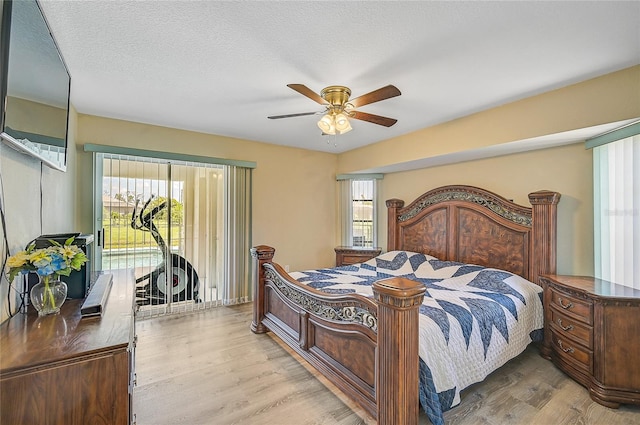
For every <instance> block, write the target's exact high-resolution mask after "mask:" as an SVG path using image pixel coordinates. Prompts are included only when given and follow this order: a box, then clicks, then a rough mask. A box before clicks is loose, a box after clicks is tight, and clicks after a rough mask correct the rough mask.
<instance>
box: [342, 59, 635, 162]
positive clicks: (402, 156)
mask: <svg viewBox="0 0 640 425" xmlns="http://www.w3.org/2000/svg"><path fill="white" fill-rule="evenodd" d="M424 113H425V114H428V113H429V112H428V111H425V112H424ZM637 117H640V65H639V66H635V67H632V68H627V69H625V70H622V71H618V72H614V73H611V74H608V75H605V76H602V77H598V78H594V79H591V80H587V81H584V82H582V83H578V84H574V85H570V86H567V87H564V88H561V89H557V90H553V91H550V92H547V93H544V94H541V95H538V96H533V97H530V98H527V99H523V100H520V101H517V102H512V103H509V104H505V105H502V106H499V107H497V108H492V109H489V110H486V111H483V112H479V113H477V114H473V115H469V116H467V117H463V118H460V119H456V120H453V121H449V122H446V123H443V124H440V125H436V126H433V127H428V128H425V129H422V130H418V131H415V132H413V133H409V134H406V135H404V136H401V137H397V138H394V139H389V140H386V141H383V142H380V143H377V144H374V145H370V146H365V147H362V148H360V149H354V150H352V151H349V152H346V153H344V154H342V155H340V159H339V163H338V172H339V173H353V172H357V171H359V170H367V169H370V168H374V167H380V166H385V165H391V164H397V163H402V162H407V161H413V160H417V159H422V158H430V157H434V156H438V155H446V154H450V153H455V152H461V151H465V150H469V149H480V148H483V147H489V146H495V145H500V144H503V143H509V142H513V141H517V140H523V139H529V138H533V137H539V136H545V135H550V134H555V133H561V132H565V131H571V130H576V129H581V128H586V127H591V126H596V125H601V124H607V123H611V122H616V121H621V120H627V119H632V118H637Z"/></svg>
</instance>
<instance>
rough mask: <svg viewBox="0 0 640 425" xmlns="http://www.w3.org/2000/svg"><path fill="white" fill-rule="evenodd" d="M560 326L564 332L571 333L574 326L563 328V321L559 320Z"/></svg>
mask: <svg viewBox="0 0 640 425" xmlns="http://www.w3.org/2000/svg"><path fill="white" fill-rule="evenodd" d="M558 325H560V327H561V328H562V330H563V331H570V330H571V329H573V325H569V326H562V319H558Z"/></svg>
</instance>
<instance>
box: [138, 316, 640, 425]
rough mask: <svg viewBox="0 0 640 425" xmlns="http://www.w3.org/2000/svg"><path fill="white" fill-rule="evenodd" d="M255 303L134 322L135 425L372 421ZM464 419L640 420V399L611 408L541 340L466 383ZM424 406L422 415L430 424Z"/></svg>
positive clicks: (457, 413)
mask: <svg viewBox="0 0 640 425" xmlns="http://www.w3.org/2000/svg"><path fill="white" fill-rule="evenodd" d="M250 322H251V305H248V304H245V305H241V306H234V307H219V308H214V309H212V310H207V311H200V312H196V313H192V314H187V315H184V316H180V317H178V316H168V317H162V318H154V319H145V320H141V321H138V322H137V324H136V328H137V335H138V344H137V349H136V374H137V386H136V388H135V390H134V412H135V414H136V421H137V425H164V424H184V425H199V424H202V425H205V424H216V425H230V424H251V425H253V424H255V425H263V424H264V425H288V424H295V425H321V424H322V425H329V424H340V425H347V424H352V425H355V424H373V423H375V421H373V420H372V419H371V418H370V417H368V416H367V415H366V414H365V413H364V412H363V411H362V410H361V409H359V408H357V406H354V405H353V403H351V402H350V401H349V400H348V399H346V398H345V397H344V396H343V395H342V394H341V393H340V392H339V391H338V390H336V389H335V388H334V387H333V386H332V385H331V384H330V383H328V382H326V380H325V379H324V378H322V377H321V376H318V375H317V373H315V372H314V371H312V370H311V369H310V368H309V367H308V366H307V365H306V364H303V363H301V361H300V360H299V357H294V356H293V355H292V353H291V352H290V350H289V349H288V348H285V347H284V346H283V345H282V344H281V343H280V342H278V341H277V340H276V339H275V338H272V337H270V336H269V335H254V334H253V333H252V332H251V331H250V330H249V324H250ZM445 421H446V423H447V424H448V425H453V424H460V425H467V424H540V425H546V424H558V425H565V424H566V425H569V424H584V425H589V424H593V425H596V424H597V425H600V424H602V425H617V424H620V425H622V424H625V425H626V424H640V406H623V407H621V408H620V409H617V410H614V409H608V408H606V407H603V406H600V405H599V404H597V403H595V402H592V401H591V399H590V398H589V395H588V393H587V391H586V390H585V389H584V388H583V387H581V386H580V385H578V384H576V383H575V382H574V381H572V380H571V379H570V378H568V377H567V376H566V375H564V374H563V373H562V372H560V371H559V370H558V369H556V368H555V367H554V366H553V365H552V364H551V363H550V362H549V361H547V360H544V359H543V358H541V357H540V356H539V355H538V352H537V350H536V349H534V348H529V349H527V350H526V351H525V352H524V353H523V354H522V355H521V356H519V357H518V358H516V359H514V360H512V361H511V362H509V363H507V364H506V365H505V366H503V367H502V368H501V369H499V370H498V371H496V372H494V373H493V374H492V375H490V376H489V377H488V378H487V379H486V380H485V381H484V382H482V383H479V384H475V385H473V386H471V387H470V388H468V389H467V390H465V391H464V392H463V393H462V403H461V404H460V405H459V406H457V407H455V408H453V409H452V410H450V411H448V412H446V413H445ZM429 423H430V422H429V420H428V419H427V417H426V416H425V415H424V413H421V414H420V424H421V425H422V424H425V425H426V424H429Z"/></svg>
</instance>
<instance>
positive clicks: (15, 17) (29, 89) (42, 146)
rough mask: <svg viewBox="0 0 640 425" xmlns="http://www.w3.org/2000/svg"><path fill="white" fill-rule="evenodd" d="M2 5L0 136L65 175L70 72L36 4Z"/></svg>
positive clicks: (22, 0)
mask: <svg viewBox="0 0 640 425" xmlns="http://www.w3.org/2000/svg"><path fill="white" fill-rule="evenodd" d="M0 7H2V29H1V31H0V55H1V59H2V60H1V61H0V63H2V69H0V71H1V72H2V78H1V81H0V96H1V97H0V100H1V102H0V130H1V132H0V137H1V138H2V140H3V141H4V142H5V143H7V144H8V145H9V146H11V147H13V148H14V149H17V150H18V151H20V152H23V153H26V154H29V155H32V156H34V157H36V158H38V159H39V160H41V161H42V162H43V163H44V164H46V165H48V166H50V167H52V168H55V169H58V170H61V171H65V170H66V166H67V164H66V163H67V137H68V124H69V93H70V89H71V78H70V76H69V72H68V70H67V67H66V65H65V63H64V60H63V59H62V56H61V54H60V51H59V50H58V46H57V44H56V41H55V39H54V38H53V35H52V34H51V31H50V29H49V25H48V23H47V21H46V19H45V17H44V14H43V13H42V10H41V8H40V5H39V4H38V2H37V1H36V0H20V1H6V0H5V1H3V2H2V6H0Z"/></svg>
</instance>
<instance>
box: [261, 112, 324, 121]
mask: <svg viewBox="0 0 640 425" xmlns="http://www.w3.org/2000/svg"><path fill="white" fill-rule="evenodd" d="M322 113H323V112H322V111H321V112H300V113H298V114H287V115H272V116H270V117H267V118H269V119H270V120H277V119H280V118H292V117H302V116H305V115H318V114H322Z"/></svg>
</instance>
